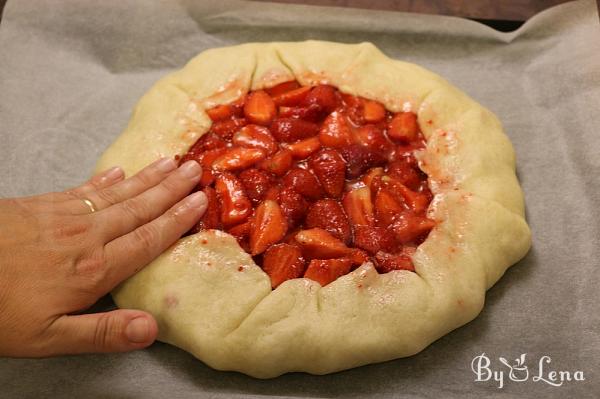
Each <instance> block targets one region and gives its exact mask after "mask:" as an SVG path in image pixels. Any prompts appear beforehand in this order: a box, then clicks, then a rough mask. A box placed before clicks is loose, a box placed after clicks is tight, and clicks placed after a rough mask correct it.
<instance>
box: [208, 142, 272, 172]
mask: <svg viewBox="0 0 600 399" xmlns="http://www.w3.org/2000/svg"><path fill="white" fill-rule="evenodd" d="M265 157H266V154H265V152H264V150H261V149H259V148H244V147H233V148H230V149H228V150H227V151H226V152H225V153H224V154H223V155H221V156H220V157H218V158H217V159H215V161H214V162H213V164H212V167H213V169H216V170H224V171H232V170H240V169H245V168H248V167H250V166H252V165H254V164H255V163H257V162H258V161H262V160H263V159H265Z"/></svg>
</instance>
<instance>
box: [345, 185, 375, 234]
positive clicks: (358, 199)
mask: <svg viewBox="0 0 600 399" xmlns="http://www.w3.org/2000/svg"><path fill="white" fill-rule="evenodd" d="M342 203H343V205H344V210H345V211H346V215H348V219H350V223H352V225H353V226H357V225H366V226H373V225H374V224H375V217H374V212H373V202H372V201H371V190H370V189H369V187H359V188H355V189H354V190H352V191H350V192H348V193H346V195H345V196H344V199H343V201H342Z"/></svg>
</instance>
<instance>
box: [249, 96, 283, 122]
mask: <svg viewBox="0 0 600 399" xmlns="http://www.w3.org/2000/svg"><path fill="white" fill-rule="evenodd" d="M244 115H245V116H246V118H247V119H248V120H249V121H250V122H251V123H256V124H257V125H265V126H266V125H269V124H270V123H271V122H272V121H273V119H274V118H275V116H276V115H277V108H276V107H275V103H274V102H273V99H272V98H271V96H269V95H268V94H267V93H266V92H264V91H263V90H258V91H253V92H252V93H250V94H249V95H248V98H247V99H246V103H245V104H244Z"/></svg>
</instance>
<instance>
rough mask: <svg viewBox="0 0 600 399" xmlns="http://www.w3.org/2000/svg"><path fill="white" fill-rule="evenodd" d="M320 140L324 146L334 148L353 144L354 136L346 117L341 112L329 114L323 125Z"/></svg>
mask: <svg viewBox="0 0 600 399" xmlns="http://www.w3.org/2000/svg"><path fill="white" fill-rule="evenodd" d="M319 140H320V141H321V143H322V144H323V145H324V146H326V147H333V148H341V147H345V146H347V145H350V144H352V141H353V140H352V134H351V133H350V125H348V121H347V120H346V115H344V114H343V113H342V112H340V111H334V112H332V113H331V114H329V116H327V118H325V121H323V124H322V125H321V129H320V131H319Z"/></svg>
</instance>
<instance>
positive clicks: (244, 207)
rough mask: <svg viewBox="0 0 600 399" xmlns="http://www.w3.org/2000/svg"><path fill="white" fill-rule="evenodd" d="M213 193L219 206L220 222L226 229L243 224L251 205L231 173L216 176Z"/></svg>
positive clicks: (250, 211)
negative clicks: (214, 192) (215, 194)
mask: <svg viewBox="0 0 600 399" xmlns="http://www.w3.org/2000/svg"><path fill="white" fill-rule="evenodd" d="M215 191H216V193H217V197H218V199H219V203H220V204H221V222H222V223H223V224H224V225H225V226H226V227H229V226H234V225H236V224H240V223H243V222H244V221H245V220H246V219H247V218H248V216H250V214H251V213H252V203H251V202H250V200H249V199H248V197H247V196H246V193H245V192H244V188H243V185H242V183H241V182H240V181H239V180H238V179H237V177H235V176H234V175H232V174H231V173H227V172H222V173H219V174H218V176H216V179H215Z"/></svg>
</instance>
